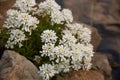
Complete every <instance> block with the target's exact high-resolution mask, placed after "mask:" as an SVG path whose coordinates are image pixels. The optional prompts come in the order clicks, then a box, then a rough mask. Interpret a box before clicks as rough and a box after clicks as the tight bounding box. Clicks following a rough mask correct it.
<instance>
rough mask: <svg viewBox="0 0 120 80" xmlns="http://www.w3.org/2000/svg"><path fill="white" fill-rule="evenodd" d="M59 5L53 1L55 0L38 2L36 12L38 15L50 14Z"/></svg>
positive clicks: (57, 8)
mask: <svg viewBox="0 0 120 80" xmlns="http://www.w3.org/2000/svg"><path fill="white" fill-rule="evenodd" d="M60 9H61V7H60V6H59V5H58V4H57V3H56V2H55V0H46V1H44V2H41V3H40V4H39V8H38V10H37V12H36V13H37V14H38V15H40V16H43V17H44V16H46V15H50V14H51V13H52V12H53V11H56V10H60Z"/></svg>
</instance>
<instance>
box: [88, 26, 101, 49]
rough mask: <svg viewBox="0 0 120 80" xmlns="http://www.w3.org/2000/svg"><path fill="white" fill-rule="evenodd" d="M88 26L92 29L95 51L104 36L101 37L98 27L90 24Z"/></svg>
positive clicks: (92, 41)
mask: <svg viewBox="0 0 120 80" xmlns="http://www.w3.org/2000/svg"><path fill="white" fill-rule="evenodd" d="M88 28H90V29H91V31H92V35H91V43H92V45H93V47H94V51H96V50H97V48H98V46H99V44H100V42H101V39H102V38H101V36H100V34H99V32H98V30H97V29H96V28H94V27H92V26H89V25H88Z"/></svg>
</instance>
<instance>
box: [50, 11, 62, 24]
mask: <svg viewBox="0 0 120 80" xmlns="http://www.w3.org/2000/svg"><path fill="white" fill-rule="evenodd" d="M50 18H51V24H52V25H53V24H55V23H57V24H63V22H64V16H63V14H62V13H61V12H60V11H59V10H55V11H52V12H51V15H50Z"/></svg>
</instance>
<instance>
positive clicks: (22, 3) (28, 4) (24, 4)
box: [14, 0, 36, 12]
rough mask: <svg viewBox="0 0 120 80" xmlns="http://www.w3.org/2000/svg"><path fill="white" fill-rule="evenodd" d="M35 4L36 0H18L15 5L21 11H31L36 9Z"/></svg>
mask: <svg viewBox="0 0 120 80" xmlns="http://www.w3.org/2000/svg"><path fill="white" fill-rule="evenodd" d="M35 5H36V2H35V0H16V3H15V4H14V7H16V8H17V9H18V10H20V11H21V12H31V11H33V10H35V8H34V6H35Z"/></svg>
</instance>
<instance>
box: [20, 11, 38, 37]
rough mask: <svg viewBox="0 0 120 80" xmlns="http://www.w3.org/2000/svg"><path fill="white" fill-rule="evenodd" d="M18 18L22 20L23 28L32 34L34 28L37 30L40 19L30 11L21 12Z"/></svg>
mask: <svg viewBox="0 0 120 80" xmlns="http://www.w3.org/2000/svg"><path fill="white" fill-rule="evenodd" d="M18 18H19V19H20V20H21V25H22V30H24V31H26V32H29V33H30V35H31V32H32V30H35V29H36V28H37V24H39V20H38V19H37V18H36V17H32V16H31V15H29V14H28V13H21V15H19V16H18Z"/></svg>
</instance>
